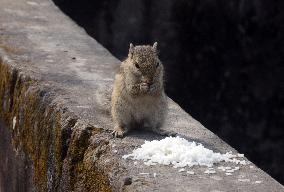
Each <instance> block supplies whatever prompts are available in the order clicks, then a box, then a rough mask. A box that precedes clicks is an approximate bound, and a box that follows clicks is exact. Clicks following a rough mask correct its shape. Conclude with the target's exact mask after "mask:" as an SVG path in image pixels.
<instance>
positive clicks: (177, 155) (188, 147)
mask: <svg viewBox="0 0 284 192" xmlns="http://www.w3.org/2000/svg"><path fill="white" fill-rule="evenodd" d="M242 157H243V155H242V154H238V155H233V154H232V152H227V153H225V154H221V153H214V152H213V151H212V150H210V149H207V148H205V147H204V146H203V145H202V144H200V143H196V142H189V141H187V140H186V139H184V138H180V137H166V138H164V139H162V140H160V141H158V140H153V141H145V143H144V144H143V145H141V147H140V148H138V149H135V150H134V151H133V152H132V153H131V154H129V155H124V156H123V158H124V159H126V158H131V159H133V160H143V161H144V163H145V164H146V165H156V164H162V165H172V166H173V167H175V168H178V167H180V168H181V167H186V166H187V167H192V166H194V165H200V166H207V167H212V166H213V164H214V163H218V162H221V161H225V162H233V163H235V164H242V165H244V164H246V162H245V160H240V159H237V158H242Z"/></svg>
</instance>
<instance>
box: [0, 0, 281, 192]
mask: <svg viewBox="0 0 284 192" xmlns="http://www.w3.org/2000/svg"><path fill="white" fill-rule="evenodd" d="M0 4H1V6H0V58H1V61H0V104H1V108H0V118H1V119H2V120H3V121H4V123H5V124H6V125H7V127H8V128H6V129H7V130H6V131H3V130H2V132H1V133H4V132H5V134H4V135H11V139H9V138H6V141H9V142H10V141H11V145H10V149H9V150H7V149H5V146H8V145H9V144H5V145H4V144H3V145H2V143H1V146H0V151H1V153H0V154H1V155H3V154H5V153H4V152H5V151H7V152H8V153H9V151H12V150H13V151H14V154H10V156H13V159H19V160H20V161H21V159H22V160H25V161H26V166H27V172H26V177H30V178H32V179H30V178H29V179H26V180H23V181H22V182H25V183H21V182H18V183H19V184H21V186H24V187H21V188H20V189H19V186H14V185H16V184H14V183H15V182H11V185H13V186H11V185H6V184H4V182H5V181H6V180H5V176H7V173H8V172H9V169H8V168H9V166H10V167H13V166H12V164H13V160H11V161H10V160H9V159H11V158H9V157H10V156H9V155H5V157H3V156H2V157H1V158H0V159H5V162H6V163H5V164H2V165H1V166H0V173H1V174H0V177H1V178H0V191H24V190H27V191H29V190H35V191H121V190H124V191H284V188H283V186H281V185H280V184H279V183H277V182H276V181H275V180H274V179H272V178H271V177H270V176H269V175H267V174H266V173H264V172H263V171H261V170H260V169H257V168H253V169H250V168H249V167H248V166H242V167H241V170H240V171H239V172H237V173H235V174H234V175H233V176H228V177H226V176H224V175H222V174H221V173H217V174H215V175H206V174H204V173H203V172H204V171H205V168H203V167H195V168H193V171H194V172H195V173H196V174H195V175H189V176H186V175H184V174H182V173H178V172H177V170H175V169H173V168H171V167H166V166H152V167H147V166H145V165H143V163H141V162H138V164H137V165H134V164H133V162H132V161H130V160H124V159H122V155H124V154H127V153H130V152H131V151H132V150H133V149H134V148H135V147H137V146H139V145H140V144H142V143H143V142H144V140H145V139H147V140H151V139H158V138H161V137H160V136H157V135H154V134H151V133H142V132H132V133H131V134H130V135H129V136H128V137H126V138H124V139H113V138H112V137H111V135H110V129H111V128H112V123H111V119H110V116H109V95H110V92H111V85H112V82H113V77H114V74H115V71H116V69H117V67H118V65H119V61H118V60H117V59H115V58H114V57H113V56H112V55H111V54H110V53H109V52H108V51H107V50H105V49H104V48H103V47H102V46H101V45H99V44H98V43H97V42H96V41H95V40H93V39H92V38H90V37H89V36H87V35H86V33H85V32H84V31H83V30H82V29H80V28H79V27H78V26H77V25H76V24H74V23H73V22H72V21H71V20H70V19H69V18H67V17H66V16H65V15H63V14H62V13H61V12H60V11H59V9H58V8H56V7H55V6H54V5H53V3H52V2H51V1H49V0H36V1H25V0H0ZM126 49H127V48H126ZM161 54H162V53H161ZM164 128H165V129H169V130H174V131H176V132H178V133H179V134H180V135H182V136H184V137H186V138H188V139H190V140H195V141H198V142H201V143H203V144H204V145H206V146H207V147H209V148H211V149H213V150H215V151H220V152H226V151H230V150H231V151H233V152H236V151H235V150H234V149H232V148H231V147H230V146H228V145H227V144H226V143H224V142H223V141H222V140H220V139H219V138H218V137H217V136H216V135H214V134H213V133H212V132H210V131H208V130H207V129H206V128H204V127H203V126H202V125H201V124H200V123H199V122H197V121H196V120H194V119H193V118H192V117H191V116H190V115H188V114H187V113H185V112H184V111H183V110H182V109H181V108H180V107H179V106H178V105H177V104H175V103H174V102H173V101H171V100H170V113H169V117H168V119H167V123H166V125H165V127H164ZM1 129H3V127H1ZM1 135H3V134H1ZM9 142H8V143H9ZM6 143H7V142H6ZM21 155H24V157H23V156H21ZM24 163H25V162H24ZM19 166H22V164H21V163H19ZM29 166H30V167H31V168H29ZM141 172H147V173H151V174H150V175H141V174H139V173H141ZM153 173H157V177H153ZM9 174H10V176H11V177H17V175H18V173H17V172H12V173H9ZM126 177H131V178H132V184H131V185H124V180H125V178H126ZM238 178H246V179H250V181H249V182H240V181H238ZM254 181H262V183H261V184H255V183H254ZM16 183H17V182H16Z"/></svg>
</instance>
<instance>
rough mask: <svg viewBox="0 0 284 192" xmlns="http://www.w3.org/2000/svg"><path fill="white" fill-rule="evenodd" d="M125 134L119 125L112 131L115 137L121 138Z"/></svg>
mask: <svg viewBox="0 0 284 192" xmlns="http://www.w3.org/2000/svg"><path fill="white" fill-rule="evenodd" d="M124 134H125V131H124V130H123V129H122V128H121V127H115V128H114V131H113V132H112V135H113V136H114V137H115V138H117V137H120V138H122V137H123V136H124Z"/></svg>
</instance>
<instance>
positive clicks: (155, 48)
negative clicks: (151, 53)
mask: <svg viewBox="0 0 284 192" xmlns="http://www.w3.org/2000/svg"><path fill="white" fill-rule="evenodd" d="M157 47H158V43H157V42H155V43H154V44H153V49H154V50H155V51H156V52H158V48H157Z"/></svg>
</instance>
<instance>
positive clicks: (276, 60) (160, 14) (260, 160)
mask: <svg viewBox="0 0 284 192" xmlns="http://www.w3.org/2000/svg"><path fill="white" fill-rule="evenodd" d="M54 1H55V3H56V4H57V5H58V6H59V7H60V8H61V9H62V10H63V11H64V12H65V13H66V14H67V15H69V16H70V17H71V18H72V19H73V20H75V21H76V22H77V23H78V24H79V25H81V26H82V27H84V28H85V30H86V31H87V32H88V33H89V34H90V35H91V36H93V37H94V38H95V39H96V40H97V41H99V42H100V43H101V44H102V45H104V46H105V47H106V48H107V49H108V50H109V51H110V52H111V53H113V54H114V55H115V56H116V57H118V58H119V59H124V58H125V57H126V56H127V52H128V48H129V43H130V42H133V43H134V44H150V43H151V44H152V43H153V42H154V41H158V47H159V49H160V57H161V60H162V61H163V63H164V65H165V67H166V74H167V75H166V85H167V87H166V92H167V94H168V95H169V96H170V97H171V98H172V99H174V100H175V101H176V102H177V103H179V104H180V105H181V106H182V107H183V108H184V109H185V110H186V111H187V112H189V113H190V114H191V115H192V116H193V117H194V118H196V119H197V120H199V121H201V122H202V123H203V124H204V125H205V126H206V127H207V128H208V129H210V130H212V131H213V132H214V133H216V134H217V135H218V136H220V137H221V138H222V139H223V140H225V141H226V142H227V143H229V144H230V145H231V146H233V147H234V148H236V149H237V150H239V152H241V153H244V154H245V155H246V156H247V157H248V158H249V159H250V160H251V161H253V162H254V163H255V164H257V165H258V166H259V167H260V168H261V169H263V170H265V171H266V172H268V173H269V174H270V175H272V176H273V177H274V178H275V179H277V180H278V181H279V182H281V183H282V184H284V107H283V106H284V94H283V92H284V78H283V75H284V67H283V66H284V63H283V62H284V59H283V56H284V1H283V0H269V1H268V0H202V1H201V0H159V1H151V0H144V1H142V0H103V1H94V0H81V1H78V0H54Z"/></svg>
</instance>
